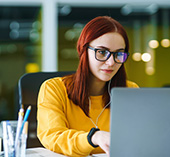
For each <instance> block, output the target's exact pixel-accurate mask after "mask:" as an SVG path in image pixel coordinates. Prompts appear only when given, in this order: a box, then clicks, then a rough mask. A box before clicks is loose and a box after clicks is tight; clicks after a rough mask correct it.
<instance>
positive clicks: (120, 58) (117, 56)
mask: <svg viewBox="0 0 170 157" xmlns="http://www.w3.org/2000/svg"><path fill="white" fill-rule="evenodd" d="M88 48H89V49H91V50H93V51H95V58H96V59H97V60H98V61H101V62H104V61H107V60H108V59H109V58H110V56H111V54H113V58H114V61H115V62H116V63H118V64H122V63H124V62H125V61H126V60H127V58H128V56H129V52H124V51H123V50H120V51H117V52H110V51H108V50H106V49H99V48H93V47H91V46H88Z"/></svg>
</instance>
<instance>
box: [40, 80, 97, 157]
mask: <svg viewBox="0 0 170 157" xmlns="http://www.w3.org/2000/svg"><path fill="white" fill-rule="evenodd" d="M67 101H68V98H67V93H66V89H65V86H64V84H63V82H62V80H61V79H58V80H55V79H51V80H48V81H46V82H44V83H43V84H42V86H41V88H40V91H39V96H38V112H37V120H38V126H37V136H38V138H39V140H40V141H41V143H42V144H43V145H44V147H46V148H47V149H50V150H52V151H54V152H57V153H60V154H64V155H67V156H87V155H89V153H90V152H91V151H92V150H93V149H94V148H93V147H92V146H91V145H90V144H89V143H88V141H87V134H88V132H85V131H80V130H75V129H70V128H69V123H68V121H67V117H66V113H65V112H66V110H67V108H66V105H65V104H66V103H68V102H67Z"/></svg>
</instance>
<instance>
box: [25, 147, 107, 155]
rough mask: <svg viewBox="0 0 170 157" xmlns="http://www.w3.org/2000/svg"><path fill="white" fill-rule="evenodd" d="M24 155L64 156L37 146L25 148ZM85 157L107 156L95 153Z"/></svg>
mask: <svg viewBox="0 0 170 157" xmlns="http://www.w3.org/2000/svg"><path fill="white" fill-rule="evenodd" d="M26 157H66V156H65V155H61V154H58V153H54V152H52V151H50V150H48V149H45V148H42V147H37V148H28V149H27V150H26ZM87 157H108V156H107V155H106V154H95V155H92V156H87Z"/></svg>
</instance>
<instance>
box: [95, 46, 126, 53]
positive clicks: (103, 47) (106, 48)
mask: <svg viewBox="0 0 170 157" xmlns="http://www.w3.org/2000/svg"><path fill="white" fill-rule="evenodd" d="M96 48H102V49H105V50H108V51H110V49H109V48H108V47H105V46H96ZM120 50H125V48H120V49H117V50H115V51H114V52H117V51H120ZM110 52H111V51H110Z"/></svg>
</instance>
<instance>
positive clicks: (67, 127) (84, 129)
mask: <svg viewBox="0 0 170 157" xmlns="http://www.w3.org/2000/svg"><path fill="white" fill-rule="evenodd" d="M128 50H129V42H128V37H127V34H126V32H125V30H124V28H123V27H122V25H121V24H120V23H119V22H117V21H116V20H114V19H113V18H111V17H108V16H100V17H96V18H94V19H92V20H91V21H90V22H89V23H87V25H86V26H85V27H84V29H83V30H82V33H81V35H80V37H79V40H78V43H77V51H78V54H79V66H78V69H77V71H76V73H75V74H73V75H69V76H66V77H56V78H52V79H50V80H47V81H45V82H44V83H43V84H42V86H41V88H40V92H39V97H38V138H39V139H40V141H41V143H42V144H43V145H44V147H46V148H47V149H50V150H52V151H54V152H57V153H61V154H64V155H67V156H87V155H89V154H94V153H104V152H106V153H107V154H109V145H110V133H109V126H110V90H111V88H113V87H138V86H137V85H136V84H135V83H133V82H130V81H128V80H127V79H126V72H125V68H124V65H123V64H124V62H125V61H126V60H127V58H128V55H129V53H128Z"/></svg>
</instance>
